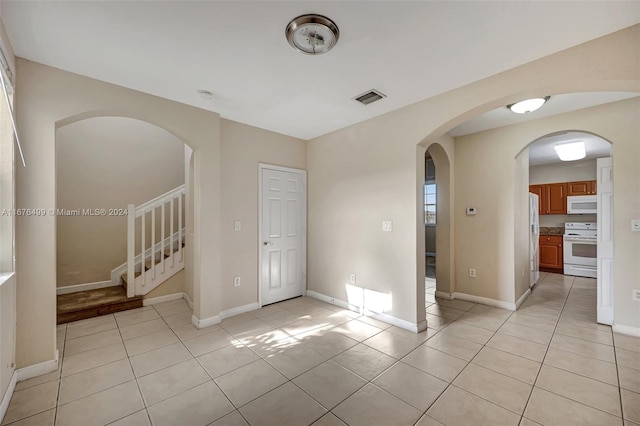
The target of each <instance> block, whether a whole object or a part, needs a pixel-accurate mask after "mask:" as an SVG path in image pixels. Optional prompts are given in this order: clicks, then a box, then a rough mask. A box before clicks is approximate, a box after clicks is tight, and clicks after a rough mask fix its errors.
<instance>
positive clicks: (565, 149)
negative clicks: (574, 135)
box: [553, 141, 587, 161]
mask: <svg viewBox="0 0 640 426" xmlns="http://www.w3.org/2000/svg"><path fill="white" fill-rule="evenodd" d="M553 149H555V150H556V154H558V158H560V160H562V161H575V160H582V159H583V158H584V157H586V156H587V152H586V150H585V147H584V142H583V141H575V142H570V143H563V144H559V145H556V146H554V147H553Z"/></svg>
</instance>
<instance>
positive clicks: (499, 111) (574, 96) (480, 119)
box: [448, 92, 640, 137]
mask: <svg viewBox="0 0 640 426" xmlns="http://www.w3.org/2000/svg"><path fill="white" fill-rule="evenodd" d="M637 96H640V94H639V93H628V92H592V93H568V94H563V95H556V96H552V97H551V98H550V99H549V100H548V101H547V102H546V103H545V104H544V105H543V106H542V108H540V109H539V110H537V111H534V112H531V113H529V114H515V113H513V112H511V110H509V109H508V108H507V107H506V106H504V107H501V108H496V109H494V110H492V111H488V112H485V113H484V114H480V115H477V116H475V117H474V118H472V119H470V120H468V121H466V122H464V123H462V124H460V125H459V126H457V127H454V128H453V129H451V130H450V131H449V132H448V134H449V135H451V136H453V137H458V136H464V135H470V134H472V133H477V132H482V131H484V130H489V129H495V128H497V127H502V126H508V125H511V124H518V123H524V122H525V121H531V120H537V119H539V118H543V117H550V116H552V115H557V114H561V113H563V112H569V111H575V110H578V109H583V108H590V107H594V106H597V105H602V104H606V103H610V102H616V101H621V100H623V99H629V98H633V97H637Z"/></svg>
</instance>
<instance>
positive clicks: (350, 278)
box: [349, 274, 356, 284]
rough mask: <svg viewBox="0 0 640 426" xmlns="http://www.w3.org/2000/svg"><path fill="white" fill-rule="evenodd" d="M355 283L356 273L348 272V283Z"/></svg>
mask: <svg viewBox="0 0 640 426" xmlns="http://www.w3.org/2000/svg"><path fill="white" fill-rule="evenodd" d="M355 283H356V274H349V284H355Z"/></svg>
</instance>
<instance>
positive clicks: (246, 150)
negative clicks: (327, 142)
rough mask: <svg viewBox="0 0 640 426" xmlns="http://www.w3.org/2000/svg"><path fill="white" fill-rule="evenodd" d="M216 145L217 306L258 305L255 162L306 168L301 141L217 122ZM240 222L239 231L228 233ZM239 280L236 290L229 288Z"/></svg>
mask: <svg viewBox="0 0 640 426" xmlns="http://www.w3.org/2000/svg"><path fill="white" fill-rule="evenodd" d="M220 126H221V127H220V139H221V142H222V149H221V155H222V182H224V184H223V186H222V226H221V228H222V239H223V240H224V242H225V243H224V247H225V250H224V252H223V254H222V281H221V282H222V289H223V292H222V298H223V300H222V306H223V309H230V308H233V307H238V306H243V305H248V304H250V303H256V302H258V271H259V267H260V266H259V265H258V250H259V248H260V247H259V246H258V163H267V164H272V165H278V166H285V167H292V168H297V169H306V168H307V167H306V166H307V144H306V142H305V141H303V140H300V139H296V138H292V137H289V136H284V135H281V134H278V133H273V132H269V131H266V130H262V129H259V128H257V127H252V126H247V125H245V124H241V123H237V122H235V121H230V120H224V119H222V120H220ZM235 220H240V221H241V224H242V230H241V231H239V232H236V231H234V221H235ZM235 276H239V277H240V282H241V285H240V287H234V286H233V277H235Z"/></svg>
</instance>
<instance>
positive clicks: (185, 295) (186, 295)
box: [182, 293, 193, 311]
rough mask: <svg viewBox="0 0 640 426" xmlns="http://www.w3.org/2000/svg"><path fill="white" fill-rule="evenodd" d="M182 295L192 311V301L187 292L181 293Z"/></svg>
mask: <svg viewBox="0 0 640 426" xmlns="http://www.w3.org/2000/svg"><path fill="white" fill-rule="evenodd" d="M182 297H183V298H184V300H185V301H186V302H187V305H189V308H190V309H191V310H192V311H193V301H192V300H191V298H190V297H189V295H188V294H187V293H182Z"/></svg>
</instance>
